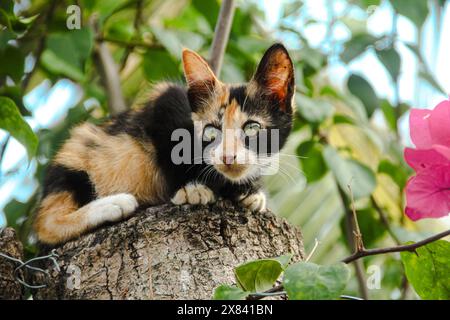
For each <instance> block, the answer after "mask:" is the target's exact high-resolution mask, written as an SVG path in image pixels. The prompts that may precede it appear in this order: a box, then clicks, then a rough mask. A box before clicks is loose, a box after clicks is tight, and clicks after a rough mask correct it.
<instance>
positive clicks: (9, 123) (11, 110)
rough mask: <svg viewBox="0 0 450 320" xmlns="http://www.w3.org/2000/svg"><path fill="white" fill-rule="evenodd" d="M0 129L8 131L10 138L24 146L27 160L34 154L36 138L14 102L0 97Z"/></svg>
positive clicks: (36, 144)
mask: <svg viewBox="0 0 450 320" xmlns="http://www.w3.org/2000/svg"><path fill="white" fill-rule="evenodd" d="M0 128H1V129H4V130H6V131H8V132H9V133H10V134H11V136H13V137H14V138H16V139H17V141H19V142H20V143H21V144H23V145H24V146H25V148H26V149H27V153H28V158H29V159H31V158H32V157H33V156H34V155H35V154H36V150H37V146H38V138H37V136H36V135H35V134H34V132H33V130H32V129H31V127H30V126H29V125H28V123H27V122H26V121H25V120H24V119H23V118H22V116H21V115H20V112H19V109H18V108H17V106H16V104H15V103H14V101H12V100H11V99H9V98H6V97H0Z"/></svg>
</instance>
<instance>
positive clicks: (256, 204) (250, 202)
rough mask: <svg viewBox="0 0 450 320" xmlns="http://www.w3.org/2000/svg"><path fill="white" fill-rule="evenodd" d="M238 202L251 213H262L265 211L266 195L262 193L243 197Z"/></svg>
mask: <svg viewBox="0 0 450 320" xmlns="http://www.w3.org/2000/svg"><path fill="white" fill-rule="evenodd" d="M240 201H241V204H242V205H243V206H244V207H245V208H247V209H249V210H251V211H253V212H262V211H265V210H266V195H265V194H264V192H262V191H259V192H257V193H253V194H251V195H249V196H247V197H244V198H243V199H242V200H240Z"/></svg>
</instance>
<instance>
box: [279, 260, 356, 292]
mask: <svg viewBox="0 0 450 320" xmlns="http://www.w3.org/2000/svg"><path fill="white" fill-rule="evenodd" d="M349 278H350V271H349V269H348V267H347V265H345V264H344V263H338V264H334V265H330V266H320V265H317V264H314V263H311V262H298V263H296V264H293V265H291V266H289V267H288V268H287V269H286V271H285V273H284V279H283V286H284V288H285V289H286V292H287V295H288V297H289V299H290V300H332V299H338V298H339V296H340V295H341V294H342V292H343V291H344V289H345V287H346V285H347V282H348V280H349Z"/></svg>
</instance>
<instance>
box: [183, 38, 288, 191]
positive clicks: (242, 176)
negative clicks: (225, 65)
mask: <svg viewBox="0 0 450 320" xmlns="http://www.w3.org/2000/svg"><path fill="white" fill-rule="evenodd" d="M183 66H184V72H185V76H186V80H187V84H188V97H189V102H190V105H191V108H192V119H193V120H194V124H195V131H196V134H197V137H199V138H200V139H202V141H203V143H202V145H203V151H204V152H203V160H204V161H205V162H206V163H207V164H210V165H211V168H213V169H212V170H214V171H215V172H218V173H220V174H221V175H222V176H223V177H225V178H226V179H228V180H230V181H233V182H236V183H243V182H246V181H248V180H251V179H254V178H256V177H258V176H260V175H261V174H262V173H264V171H267V170H270V169H274V167H275V165H276V163H275V162H276V157H275V155H276V154H277V153H278V151H279V150H280V149H281V148H282V147H283V145H284V144H285V142H286V139H287V136H288V135H289V132H290V130H291V127H292V115H293V96H294V92H295V83H294V68H293V65H292V61H291V59H290V57H289V54H288V52H287V50H286V48H285V47H284V46H283V45H281V44H275V45H273V46H272V47H270V48H269V49H268V50H267V51H266V53H265V54H264V56H263V58H262V59H261V62H260V63H259V65H258V68H257V70H256V72H255V74H254V76H253V78H252V79H251V80H250V81H249V82H248V83H246V84H242V85H230V84H225V83H222V82H220V81H219V80H218V79H217V77H216V76H215V75H214V73H213V72H212V70H211V69H210V67H209V66H208V64H207V62H206V61H205V60H204V59H203V58H202V57H200V56H199V55H198V54H196V53H195V52H193V51H190V50H187V49H186V50H184V51H183Z"/></svg>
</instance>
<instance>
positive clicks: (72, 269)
mask: <svg viewBox="0 0 450 320" xmlns="http://www.w3.org/2000/svg"><path fill="white" fill-rule="evenodd" d="M47 250H49V248H47ZM56 252H57V253H58V254H59V259H58V262H59V264H60V267H61V271H60V272H57V271H56V270H55V269H54V267H53V266H52V265H51V264H50V262H49V263H46V265H45V267H46V268H48V270H49V272H50V277H49V278H48V277H47V278H46V279H44V277H43V275H42V274H38V276H37V278H36V279H35V280H36V281H37V282H39V283H42V282H44V283H46V284H47V287H46V288H44V289H39V290H37V291H36V292H35V293H34V296H33V297H34V299H210V298H211V297H212V295H213V292H214V289H215V288H216V287H217V286H218V285H220V284H224V283H226V284H232V283H234V275H233V268H234V267H236V266H237V265H239V264H240V263H243V262H246V261H248V260H253V259H260V258H270V257H275V256H280V255H283V254H287V253H292V254H293V260H294V261H298V260H301V259H303V257H304V253H303V243H302V237H301V234H300V231H299V230H298V229H297V228H296V227H294V226H292V225H290V224H288V223H287V222H286V221H285V220H284V219H282V218H279V217H276V216H275V215H274V214H273V213H271V212H265V213H251V212H248V211H244V210H243V209H241V208H237V207H235V206H233V205H231V204H230V203H224V202H219V203H217V204H214V205H211V206H209V207H205V206H182V207H174V206H171V205H162V206H156V207H149V208H147V209H142V210H141V211H140V212H139V213H138V214H137V215H135V216H133V217H132V218H130V219H129V220H127V221H123V222H120V223H118V224H115V225H110V226H105V227H102V228H100V229H98V230H96V231H95V232H93V233H90V234H87V235H85V236H82V237H80V238H79V239H77V240H74V241H71V242H68V243H66V244H64V245H62V246H60V247H58V248H56ZM45 253H46V252H44V254H45Z"/></svg>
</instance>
